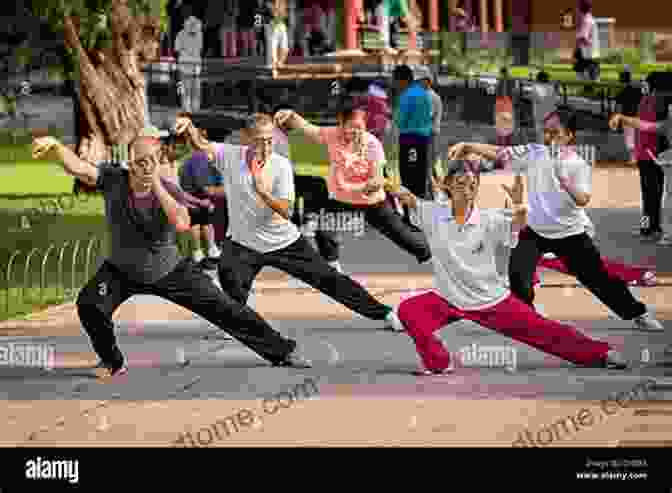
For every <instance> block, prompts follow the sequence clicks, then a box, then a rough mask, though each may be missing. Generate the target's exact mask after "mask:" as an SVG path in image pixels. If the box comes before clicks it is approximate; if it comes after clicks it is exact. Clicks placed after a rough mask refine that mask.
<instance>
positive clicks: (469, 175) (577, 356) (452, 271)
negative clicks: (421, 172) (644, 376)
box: [398, 161, 627, 375]
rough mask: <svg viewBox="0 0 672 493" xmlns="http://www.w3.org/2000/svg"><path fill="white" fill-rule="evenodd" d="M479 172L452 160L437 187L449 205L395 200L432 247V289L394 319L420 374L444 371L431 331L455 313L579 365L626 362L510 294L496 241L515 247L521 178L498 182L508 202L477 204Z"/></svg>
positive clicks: (407, 196)
mask: <svg viewBox="0 0 672 493" xmlns="http://www.w3.org/2000/svg"><path fill="white" fill-rule="evenodd" d="M479 185H480V174H479V171H478V168H477V167H474V166H472V164H471V163H470V162H469V161H451V163H450V168H449V169H448V171H447V173H446V176H445V178H444V179H443V183H442V184H441V187H442V188H443V190H444V191H445V192H446V193H447V194H448V195H449V196H450V198H451V202H450V203H443V204H441V203H438V202H432V201H427V200H422V199H418V198H416V197H415V196H413V195H412V194H411V193H410V192H408V191H404V192H402V193H401V194H400V200H401V201H402V202H403V203H404V205H406V206H408V207H409V208H411V209H412V210H414V211H415V212H416V217H417V218H418V222H419V223H420V226H421V228H422V230H423V231H424V232H425V234H426V235H427V239H428V241H429V244H430V248H431V250H432V254H433V257H432V263H433V264H434V283H435V289H434V290H433V291H430V292H426V293H423V294H420V295H417V296H414V297H411V298H409V299H406V300H404V301H403V302H402V303H401V304H400V305H399V307H398V313H399V319H400V320H401V322H402V324H403V325H404V327H405V328H406V330H407V332H408V334H409V335H410V336H411V338H412V339H413V341H414V342H415V345H416V348H417V351H418V353H419V355H420V357H421V359H422V362H423V366H424V368H423V370H422V371H421V374H423V375H436V374H445V373H449V372H450V371H451V370H452V361H451V359H450V354H449V353H448V351H446V349H445V348H444V346H443V344H442V343H441V341H440V340H439V339H438V338H437V337H436V336H435V335H434V334H435V332H437V331H438V330H440V329H441V328H443V327H445V326H446V325H448V324H450V323H452V322H455V321H457V320H459V319H465V320H470V321H472V322H476V323H478V324H480V325H483V326H484V327H487V328H489V329H492V330H495V331H497V332H499V333H501V334H503V335H505V336H507V337H510V338H512V339H515V340H517V341H520V342H522V343H525V344H527V345H529V346H532V347H534V348H536V349H539V350H540V351H544V352H546V353H549V354H553V355H555V356H558V357H560V358H563V359H565V360H567V361H571V362H572V363H575V364H578V365H585V366H598V367H607V368H625V367H626V366H627V364H626V362H625V361H624V360H623V358H622V357H621V355H620V354H619V353H617V352H616V351H614V350H613V349H612V348H611V347H610V346H609V344H607V343H606V342H601V341H596V340H594V339H591V338H590V337H588V336H586V335H584V334H582V333H581V332H579V331H578V330H576V329H575V328H574V327H571V326H569V325H565V324H562V323H560V322H556V321H554V320H549V319H546V318H544V317H542V316H541V315H540V314H539V313H537V312H536V311H535V310H534V309H533V308H532V307H531V306H529V305H528V304H526V303H525V302H524V301H522V300H520V299H519V298H518V297H517V296H515V293H511V291H510V290H509V287H508V286H507V282H506V278H505V277H502V276H501V275H500V274H499V272H498V271H497V263H496V260H495V252H496V251H497V249H498V247H499V246H502V245H503V246H507V247H515V245H516V243H517V241H518V232H519V231H520V229H521V228H523V227H525V224H526V220H527V211H526V208H525V206H524V205H523V200H524V186H523V179H522V176H520V175H519V176H517V177H516V179H515V181H514V186H513V187H511V188H509V187H505V189H506V191H507V193H508V194H509V197H510V198H511V200H512V202H513V204H514V208H513V211H512V213H505V212H504V211H501V210H496V209H488V210H479V208H478V206H477V204H476V197H477V195H478V188H479Z"/></svg>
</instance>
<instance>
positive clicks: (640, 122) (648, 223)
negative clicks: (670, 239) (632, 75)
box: [609, 73, 672, 241]
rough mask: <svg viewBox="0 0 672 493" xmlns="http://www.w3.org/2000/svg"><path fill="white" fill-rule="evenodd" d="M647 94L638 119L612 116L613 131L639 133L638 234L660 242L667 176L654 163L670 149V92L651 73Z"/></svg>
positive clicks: (610, 123) (656, 76) (619, 115)
mask: <svg viewBox="0 0 672 493" xmlns="http://www.w3.org/2000/svg"><path fill="white" fill-rule="evenodd" d="M646 84H647V86H648V91H645V92H650V94H647V95H645V96H643V97H642V98H641V101H640V103H639V115H638V117H629V116H625V115H622V114H615V115H613V116H612V117H611V119H610V122H609V125H610V126H611V128H614V129H616V128H619V127H620V126H623V127H630V128H635V129H638V130H639V135H638V138H637V166H638V168H639V179H640V186H641V194H642V202H643V215H642V219H641V222H640V227H639V231H638V233H637V235H638V236H640V237H641V238H642V239H644V240H649V241H660V240H662V239H663V238H662V237H663V231H662V225H661V210H662V200H663V189H664V180H665V173H664V171H663V169H662V167H661V166H660V165H658V164H657V163H656V162H655V160H656V158H657V156H658V155H659V154H661V153H663V152H665V151H667V150H668V149H669V148H670V143H671V140H670V138H669V136H668V135H667V134H666V133H665V132H664V131H661V129H664V128H665V124H666V121H667V120H668V119H669V118H670V117H672V114H671V113H670V104H672V94H671V91H669V90H666V89H667V88H665V87H663V83H662V80H661V78H660V76H658V75H656V73H652V74H649V76H648V77H647V79H646Z"/></svg>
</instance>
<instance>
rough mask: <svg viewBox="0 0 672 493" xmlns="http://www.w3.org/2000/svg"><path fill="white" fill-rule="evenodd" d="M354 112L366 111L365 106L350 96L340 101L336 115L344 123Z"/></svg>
mask: <svg viewBox="0 0 672 493" xmlns="http://www.w3.org/2000/svg"><path fill="white" fill-rule="evenodd" d="M355 111H366V106H364V104H363V103H362V102H361V101H358V100H357V99H356V98H354V97H352V96H345V97H344V98H342V99H341V100H340V104H339V105H338V111H337V114H338V116H339V117H340V118H342V119H343V120H344V121H348V120H349V119H350V118H351V117H352V114H353V113H354V112H355Z"/></svg>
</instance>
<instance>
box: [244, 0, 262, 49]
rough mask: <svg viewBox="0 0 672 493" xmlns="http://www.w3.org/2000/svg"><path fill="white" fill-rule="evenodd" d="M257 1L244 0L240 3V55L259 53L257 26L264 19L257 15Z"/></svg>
mask: <svg viewBox="0 0 672 493" xmlns="http://www.w3.org/2000/svg"><path fill="white" fill-rule="evenodd" d="M256 14H257V2H256V1H255V0H242V1H240V3H239V4H238V29H239V32H238V36H239V37H238V41H239V53H240V56H255V55H256V54H257V33H256V30H255V26H256V25H257V23H259V24H261V23H262V22H263V19H261V17H256Z"/></svg>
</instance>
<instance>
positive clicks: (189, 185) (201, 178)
mask: <svg viewBox="0 0 672 493" xmlns="http://www.w3.org/2000/svg"><path fill="white" fill-rule="evenodd" d="M221 184H222V178H221V176H220V175H219V172H218V171H217V170H216V169H215V168H214V166H213V165H212V163H210V161H209V160H208V156H207V154H206V153H203V152H195V153H193V154H192V155H191V158H189V160H188V161H187V162H185V163H184V165H183V166H182V169H180V186H181V187H182V189H183V190H184V191H185V192H187V193H190V194H191V195H193V196H194V197H197V198H199V199H201V200H205V199H208V198H209V197H210V193H209V192H210V190H209V188H210V187H217V186H221ZM213 209H214V208H211V207H208V208H205V207H201V208H198V209H195V210H190V211H189V217H190V219H191V236H192V238H193V241H194V247H195V248H194V250H193V253H192V255H193V259H194V262H196V263H200V262H201V261H202V260H204V259H205V254H204V253H203V249H202V248H201V245H202V242H203V243H204V244H206V245H207V247H208V250H207V251H208V257H209V258H212V259H217V258H219V256H220V254H221V251H220V249H219V248H218V247H217V243H216V241H215V230H214V228H213V226H212V223H213V219H214V210H213Z"/></svg>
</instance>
